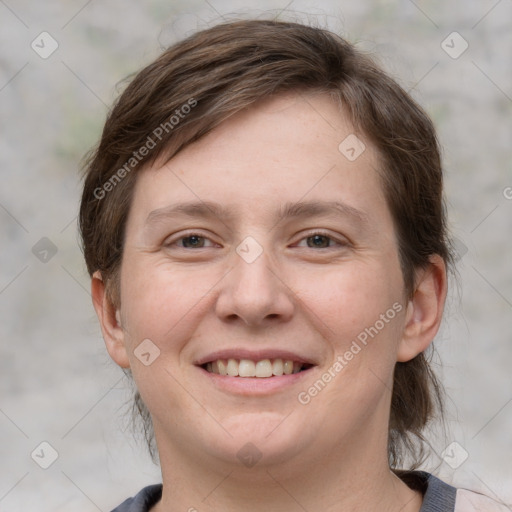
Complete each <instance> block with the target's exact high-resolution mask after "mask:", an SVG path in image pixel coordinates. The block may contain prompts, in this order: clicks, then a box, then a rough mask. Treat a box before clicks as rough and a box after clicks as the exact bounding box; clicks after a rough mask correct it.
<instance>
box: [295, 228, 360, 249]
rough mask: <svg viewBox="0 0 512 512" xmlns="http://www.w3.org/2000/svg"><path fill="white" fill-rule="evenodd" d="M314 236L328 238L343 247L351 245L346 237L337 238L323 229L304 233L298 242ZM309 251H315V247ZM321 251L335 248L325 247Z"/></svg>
mask: <svg viewBox="0 0 512 512" xmlns="http://www.w3.org/2000/svg"><path fill="white" fill-rule="evenodd" d="M314 235H321V236H325V237H326V238H329V239H330V240H333V241H334V242H336V243H337V244H338V245H339V246H341V247H346V246H349V245H350V242H349V241H348V240H347V239H346V238H345V237H342V236H339V237H336V236H335V235H333V234H332V233H331V232H329V231H325V230H323V229H313V230H311V231H310V232H308V233H302V234H301V237H300V239H299V240H298V242H302V240H304V239H307V238H309V237H312V236H314ZM298 242H297V243H298ZM307 249H313V247H307ZM321 249H335V247H323V248H321Z"/></svg>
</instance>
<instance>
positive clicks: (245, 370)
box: [200, 358, 314, 379]
mask: <svg viewBox="0 0 512 512" xmlns="http://www.w3.org/2000/svg"><path fill="white" fill-rule="evenodd" d="M313 366H314V365H313V364H310V363H305V362H301V361H295V360H293V359H282V358H275V359H259V360H253V359H233V358H229V359H214V360H212V361H207V362H205V363H203V364H201V365H200V367H201V368H203V370H206V371H207V372H208V373H212V374H216V375H222V376H226V377H239V378H242V379H243V378H259V379H269V378H273V377H281V376H283V375H294V374H297V373H301V372H304V371H307V370H309V369H310V368H312V367H313Z"/></svg>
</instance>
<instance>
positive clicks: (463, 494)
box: [454, 489, 510, 512]
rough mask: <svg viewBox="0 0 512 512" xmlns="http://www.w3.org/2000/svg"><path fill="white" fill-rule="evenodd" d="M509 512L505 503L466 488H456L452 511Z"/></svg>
mask: <svg viewBox="0 0 512 512" xmlns="http://www.w3.org/2000/svg"><path fill="white" fill-rule="evenodd" d="M482 511H485V512H510V508H509V507H507V506H506V505H503V504H501V503H498V502H497V501H494V500H493V499H491V498H489V497H488V496H484V495H483V494H479V493H477V492H474V491H470V490H468V489H457V501H456V502H455V511H454V512H482Z"/></svg>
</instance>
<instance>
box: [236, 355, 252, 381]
mask: <svg viewBox="0 0 512 512" xmlns="http://www.w3.org/2000/svg"><path fill="white" fill-rule="evenodd" d="M238 375H240V377H256V365H255V364H254V362H253V361H250V360H249V359H241V360H240V364H239V365H238Z"/></svg>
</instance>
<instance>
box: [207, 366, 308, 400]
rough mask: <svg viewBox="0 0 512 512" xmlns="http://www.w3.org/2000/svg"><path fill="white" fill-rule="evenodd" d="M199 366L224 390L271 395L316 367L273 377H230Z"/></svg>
mask: <svg viewBox="0 0 512 512" xmlns="http://www.w3.org/2000/svg"><path fill="white" fill-rule="evenodd" d="M198 368H199V370H200V372H201V373H202V374H203V375H204V376H205V377H207V378H209V379H210V382H211V383H212V384H213V385H214V386H217V387H218V388H219V389H221V390H222V391H228V392H230V393H237V394H239V395H269V394H272V393H276V392H277V391H281V390H283V389H286V388H288V387H290V386H293V385H294V384H297V383H299V382H300V381H302V380H303V379H304V377H307V376H308V375H311V372H312V371H313V369H314V367H313V368H308V369H307V370H303V371H301V372H299V373H292V374H290V375H275V376H273V377H230V376H229V375H220V374H218V373H210V372H209V371H207V370H205V369H204V368H201V367H198Z"/></svg>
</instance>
